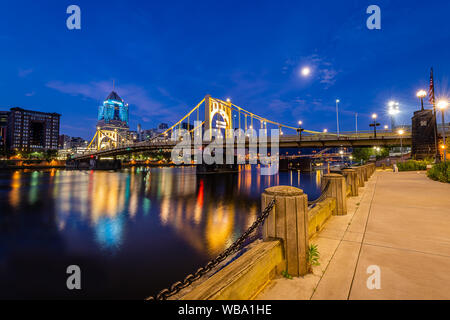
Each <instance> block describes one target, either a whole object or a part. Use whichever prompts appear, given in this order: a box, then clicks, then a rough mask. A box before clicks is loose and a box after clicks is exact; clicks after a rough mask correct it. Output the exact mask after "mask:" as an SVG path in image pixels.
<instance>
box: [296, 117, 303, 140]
mask: <svg viewBox="0 0 450 320" xmlns="http://www.w3.org/2000/svg"><path fill="white" fill-rule="evenodd" d="M302 124H303V121H301V120H300V121H299V122H298V129H297V132H298V138H299V140H302V131H303V130H304V129H303V128H302Z"/></svg>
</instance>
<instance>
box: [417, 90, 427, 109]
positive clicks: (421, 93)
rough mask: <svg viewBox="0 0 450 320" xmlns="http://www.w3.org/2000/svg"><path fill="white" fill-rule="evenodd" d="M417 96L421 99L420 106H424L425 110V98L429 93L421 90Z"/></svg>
mask: <svg viewBox="0 0 450 320" xmlns="http://www.w3.org/2000/svg"><path fill="white" fill-rule="evenodd" d="M416 96H417V98H419V99H420V104H421V105H422V110H423V98H425V97H426V96H427V92H426V91H425V90H419V91H417V93H416Z"/></svg>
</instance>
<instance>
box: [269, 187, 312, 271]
mask: <svg viewBox="0 0 450 320" xmlns="http://www.w3.org/2000/svg"><path fill="white" fill-rule="evenodd" d="M273 198H275V199H276V202H275V206H274V208H273V210H272V212H271V213H270V214H269V216H268V217H267V219H266V221H265V222H264V226H263V240H264V241H268V240H270V239H271V238H279V239H282V240H283V249H284V254H285V255H284V256H285V258H286V265H287V268H286V269H287V272H288V273H289V274H290V275H292V276H296V277H298V276H302V275H305V274H306V273H307V272H308V262H307V254H308V250H309V235H308V196H307V195H306V194H304V193H303V190H301V189H298V188H294V187H289V186H276V187H271V188H267V189H266V190H265V191H264V193H263V194H262V198H261V202H262V203H261V207H262V208H263V209H264V208H265V207H267V205H268V204H269V202H270V201H271V200H272V199H273Z"/></svg>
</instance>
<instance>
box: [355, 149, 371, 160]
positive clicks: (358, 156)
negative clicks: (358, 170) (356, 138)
mask: <svg viewBox="0 0 450 320" xmlns="http://www.w3.org/2000/svg"><path fill="white" fill-rule="evenodd" d="M372 154H373V148H353V152H352V156H353V160H354V161H356V162H360V161H361V160H363V161H367V160H369V159H370V156H371V155H372Z"/></svg>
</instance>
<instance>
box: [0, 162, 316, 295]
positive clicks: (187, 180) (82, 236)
mask: <svg viewBox="0 0 450 320" xmlns="http://www.w3.org/2000/svg"><path fill="white" fill-rule="evenodd" d="M320 179H321V173H320V172H319V171H317V172H314V173H302V174H300V173H298V172H282V173H280V174H278V175H276V176H261V175H260V174H259V168H255V167H253V168H251V167H250V166H247V167H244V168H242V170H241V171H240V172H239V173H236V174H214V175H201V176H197V175H196V173H195V168H193V167H179V168H151V169H150V168H131V169H127V170H123V171H118V172H107V171H66V170H48V171H32V170H20V171H13V172H9V171H8V172H0V206H1V208H2V210H1V214H0V228H1V229H0V240H1V243H0V287H1V288H8V290H2V293H0V297H3V296H4V297H23V298H35V297H42V298H51V297H59V298H73V297H75V298H77V297H78V298H137V299H141V298H144V297H145V296H147V295H150V294H153V293H155V291H158V290H159V289H162V288H164V287H166V286H168V285H170V284H171V283H172V282H174V281H176V280H179V279H181V278H184V276H185V275H186V274H187V273H190V272H193V271H195V270H196V269H197V268H198V267H200V266H201V265H203V264H204V263H206V262H207V261H208V260H209V259H211V258H213V257H215V256H216V255H217V254H218V253H220V252H221V251H223V250H224V249H225V248H226V247H228V246H229V245H230V244H231V243H233V241H235V240H236V239H237V238H238V237H239V236H240V235H241V234H242V233H243V232H244V231H245V230H246V229H247V228H248V227H249V226H250V225H251V224H252V223H253V221H254V220H255V219H256V218H257V216H258V215H259V213H260V211H261V208H260V195H261V193H262V192H263V191H264V189H265V188H267V187H269V186H273V185H278V184H282V185H292V186H299V187H300V188H302V189H303V190H304V191H305V193H307V194H308V195H309V196H310V197H311V198H315V197H317V196H318V193H319V192H320V191H319V187H318V186H319V185H320ZM71 264H76V265H79V266H80V267H81V269H82V273H83V277H82V282H83V290H81V291H79V292H73V291H69V290H67V289H66V287H65V283H66V277H67V275H66V273H65V270H66V268H67V266H69V265H71Z"/></svg>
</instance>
